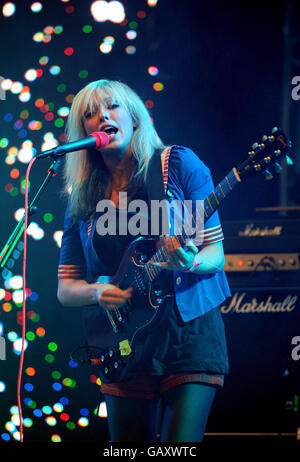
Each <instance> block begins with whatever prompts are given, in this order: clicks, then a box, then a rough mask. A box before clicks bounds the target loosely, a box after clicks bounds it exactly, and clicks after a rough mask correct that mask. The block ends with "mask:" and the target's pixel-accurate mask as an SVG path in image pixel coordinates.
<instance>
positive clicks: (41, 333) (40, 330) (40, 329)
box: [36, 327, 46, 337]
mask: <svg viewBox="0 0 300 462" xmlns="http://www.w3.org/2000/svg"><path fill="white" fill-rule="evenodd" d="M45 333H46V331H45V329H44V328H43V327H38V328H37V330H36V335H38V336H39V337H44V335H45Z"/></svg>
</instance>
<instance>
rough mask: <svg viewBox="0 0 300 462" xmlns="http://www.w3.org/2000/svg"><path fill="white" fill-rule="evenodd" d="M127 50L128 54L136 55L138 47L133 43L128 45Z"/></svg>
mask: <svg viewBox="0 0 300 462" xmlns="http://www.w3.org/2000/svg"><path fill="white" fill-rule="evenodd" d="M125 51H126V53H127V54H128V55H134V54H135V53H136V48H135V47H134V46H132V45H128V46H127V47H126V48H125Z"/></svg>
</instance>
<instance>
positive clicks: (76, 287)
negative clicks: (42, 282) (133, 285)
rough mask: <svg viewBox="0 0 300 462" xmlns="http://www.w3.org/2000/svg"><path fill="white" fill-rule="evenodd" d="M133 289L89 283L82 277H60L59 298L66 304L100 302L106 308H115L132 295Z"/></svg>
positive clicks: (73, 305) (78, 304)
mask: <svg viewBox="0 0 300 462" xmlns="http://www.w3.org/2000/svg"><path fill="white" fill-rule="evenodd" d="M131 292H132V289H127V290H122V289H120V288H119V287H117V286H114V285H113V284H106V283H98V282H96V283H93V284H88V283H87V282H86V281H85V280H82V279H66V278H64V279H59V281H58V289H57V298H58V300H59V301H60V303H61V304H62V305H64V306H72V307H76V306H85V305H94V304H99V305H100V306H102V308H104V309H115V308H119V307H120V306H122V305H123V303H125V302H126V301H127V300H128V299H129V298H130V297H131Z"/></svg>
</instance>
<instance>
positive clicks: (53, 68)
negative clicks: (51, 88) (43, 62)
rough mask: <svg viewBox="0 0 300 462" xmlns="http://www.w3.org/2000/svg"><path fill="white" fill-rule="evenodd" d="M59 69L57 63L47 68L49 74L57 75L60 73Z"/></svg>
mask: <svg viewBox="0 0 300 462" xmlns="http://www.w3.org/2000/svg"><path fill="white" fill-rule="evenodd" d="M60 71H61V69H60V67H59V66H57V65H54V66H51V67H50V68H49V72H50V74H52V75H58V74H59V73H60Z"/></svg>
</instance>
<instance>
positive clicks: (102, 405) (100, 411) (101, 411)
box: [98, 401, 107, 418]
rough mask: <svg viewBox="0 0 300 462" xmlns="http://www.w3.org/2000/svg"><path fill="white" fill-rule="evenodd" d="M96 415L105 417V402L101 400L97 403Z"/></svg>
mask: <svg viewBox="0 0 300 462" xmlns="http://www.w3.org/2000/svg"><path fill="white" fill-rule="evenodd" d="M98 417H103V418H105V417H107V408H106V402H105V401H102V402H101V403H100V405H99V409H98Z"/></svg>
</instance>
